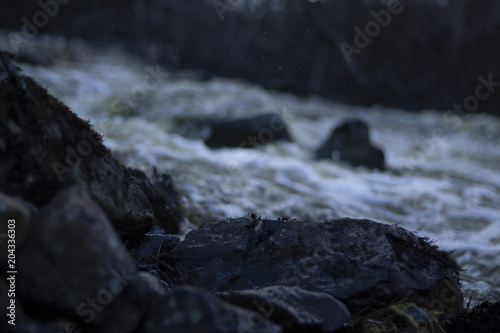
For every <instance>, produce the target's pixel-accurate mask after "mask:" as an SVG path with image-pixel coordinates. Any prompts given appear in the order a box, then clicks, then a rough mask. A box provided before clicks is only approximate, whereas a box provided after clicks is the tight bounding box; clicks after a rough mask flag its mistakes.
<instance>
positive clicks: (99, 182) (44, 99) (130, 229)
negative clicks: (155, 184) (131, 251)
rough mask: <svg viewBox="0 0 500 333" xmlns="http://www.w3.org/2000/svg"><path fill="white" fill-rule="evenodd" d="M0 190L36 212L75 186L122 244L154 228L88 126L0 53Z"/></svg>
mask: <svg viewBox="0 0 500 333" xmlns="http://www.w3.org/2000/svg"><path fill="white" fill-rule="evenodd" d="M0 91H1V94H0V160H1V161H2V163H1V164H0V188H1V189H2V191H3V192H4V193H6V194H9V195H18V196H20V197H21V198H23V199H25V200H26V201H29V202H31V203H33V204H35V205H37V206H42V205H44V204H46V203H47V202H48V201H49V200H50V199H51V198H52V197H53V196H54V195H55V194H56V193H57V192H58V191H60V190H62V189H64V188H66V187H68V186H70V185H78V186H81V187H83V188H85V189H86V190H87V191H88V192H89V193H90V194H91V195H92V197H93V198H94V199H95V200H96V201H97V202H98V203H99V205H100V206H101V207H102V209H103V210H104V211H105V213H106V215H107V216H108V218H109V219H110V220H111V222H112V223H113V225H114V227H115V228H116V230H117V231H118V233H119V235H120V236H121V237H122V238H124V239H130V238H136V237H138V236H140V235H143V234H144V233H145V232H147V231H148V230H149V229H151V227H152V225H153V212H152V208H151V204H150V203H149V201H148V200H147V198H146V196H145V195H144V193H143V192H142V191H141V190H140V188H139V187H138V186H137V185H136V184H135V182H134V181H133V180H132V178H131V176H130V174H129V172H128V171H127V170H126V169H125V168H124V167H123V166H122V165H121V164H120V163H119V162H118V161H117V160H116V159H114V158H113V156H112V155H111V152H110V151H109V150H108V149H107V148H106V147H105V146H104V145H103V143H102V138H101V136H100V135H99V134H98V133H97V132H95V131H94V130H93V129H92V127H91V126H90V124H89V123H88V122H86V121H83V120H82V119H80V118H78V116H77V115H76V114H74V113H73V112H71V111H70V110H69V109H68V108H67V107H66V106H65V105H64V104H63V103H61V102H60V101H58V100H57V99H56V98H54V97H53V96H51V95H50V94H49V93H48V92H47V91H46V90H45V89H44V88H42V87H41V86H40V85H38V84H37V83H36V82H35V81H33V80H32V79H31V78H29V77H25V76H23V75H22V74H21V71H20V69H19V68H17V67H16V66H15V64H14V63H13V62H12V60H11V59H10V58H9V55H8V54H7V53H5V52H1V51H0Z"/></svg>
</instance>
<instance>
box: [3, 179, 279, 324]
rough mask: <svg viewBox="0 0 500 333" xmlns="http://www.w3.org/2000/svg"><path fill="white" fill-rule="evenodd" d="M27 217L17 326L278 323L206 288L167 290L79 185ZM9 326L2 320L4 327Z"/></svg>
mask: <svg viewBox="0 0 500 333" xmlns="http://www.w3.org/2000/svg"><path fill="white" fill-rule="evenodd" d="M32 222H33V223H32V224H31V225H30V226H29V228H28V234H27V237H26V239H25V242H24V246H23V247H22V248H20V249H19V251H17V252H16V254H17V258H16V259H17V261H16V262H17V266H16V268H17V271H18V274H17V275H16V281H15V289H16V298H15V300H16V309H18V312H17V314H18V317H17V320H18V322H17V323H16V324H18V326H17V327H21V329H20V330H19V332H28V331H29V332H49V331H54V332H107V333H132V332H151V333H157V332H193V333H198V332H202V331H204V332H214V333H219V332H220V333H223V332H239V331H240V332H241V331H248V330H247V329H248V328H251V329H254V332H262V333H264V332H269V333H278V332H280V331H281V330H280V327H279V326H277V325H275V324H273V323H272V322H270V321H268V320H263V321H261V322H260V323H259V325H258V327H254V326H252V325H253V322H252V321H251V318H252V313H251V312H249V311H247V310H245V309H243V308H238V307H235V306H233V305H231V304H229V303H226V302H224V301H222V300H220V299H218V298H216V297H215V296H213V295H210V294H209V293H207V292H205V291H202V290H199V289H196V288H193V287H188V288H175V289H173V290H169V291H168V292H167V290H165V288H164V287H163V286H162V284H161V283H160V281H159V280H158V279H157V278H156V277H154V276H153V275H151V274H149V273H147V272H138V271H137V270H136V268H135V267H134V264H133V262H132V259H131V257H130V256H129V254H128V253H127V251H126V250H125V247H124V245H123V243H122V242H121V240H120V239H119V237H118V235H117V234H116V232H115V230H114V229H113V227H112V226H111V224H110V223H109V221H108V220H107V218H106V216H105V214H104V213H103V212H102V210H101V209H100V208H99V206H98V205H97V204H96V203H95V202H94V201H93V200H92V198H91V197H90V196H89V195H88V194H87V193H86V192H85V191H84V190H82V189H80V188H75V187H73V188H70V189H68V190H65V191H62V192H60V193H58V194H57V195H56V196H55V198H54V199H53V200H52V201H51V202H50V203H49V204H48V205H46V206H44V207H43V208H42V210H41V211H40V212H39V213H36V214H34V216H33V217H32ZM0 268H5V267H4V266H2V265H0ZM6 271H7V269H2V270H1V272H0V275H1V276H2V279H3V280H4V281H7V280H6V278H7V276H5V274H6V273H5V272H6ZM7 288H8V286H6V285H5V283H0V291H2V294H1V295H0V301H1V302H2V304H6V302H8V301H9V300H8V299H7V292H6V291H7ZM21 320H22V323H20V322H19V321H21ZM12 328H14V327H9V325H5V324H4V323H2V324H0V330H1V329H4V330H2V332H3V331H6V332H10V331H11V329H12Z"/></svg>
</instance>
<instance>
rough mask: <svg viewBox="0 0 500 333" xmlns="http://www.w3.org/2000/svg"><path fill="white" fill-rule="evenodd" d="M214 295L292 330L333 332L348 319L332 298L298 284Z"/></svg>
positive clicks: (346, 311) (340, 303)
mask: <svg viewBox="0 0 500 333" xmlns="http://www.w3.org/2000/svg"><path fill="white" fill-rule="evenodd" d="M217 296H218V297H219V298H221V299H223V300H225V301H227V302H230V303H232V304H234V305H237V306H241V307H243V308H245V309H248V310H250V311H253V312H254V313H255V314H256V315H260V316H262V318H269V319H271V320H272V321H273V322H276V323H278V324H279V325H280V326H281V327H282V328H283V330H284V331H285V332H287V331H292V330H299V329H300V330H304V331H306V330H307V331H313V332H314V331H321V332H335V331H336V330H338V329H340V328H342V327H344V326H345V325H347V324H348V323H349V321H350V319H351V315H350V314H349V311H348V310H347V308H346V307H345V305H344V304H343V303H342V302H340V301H338V300H336V299H335V298H334V297H332V296H330V295H328V294H325V293H318V292H311V291H307V290H304V289H302V288H299V287H285V286H270V287H266V288H262V289H258V290H242V291H231V292H219V293H218V294H217Z"/></svg>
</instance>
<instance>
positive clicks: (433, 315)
mask: <svg viewBox="0 0 500 333" xmlns="http://www.w3.org/2000/svg"><path fill="white" fill-rule="evenodd" d="M416 312H421V313H422V314H423V316H421V317H422V318H420V319H417V320H418V321H417V320H416V319H415V313H416ZM440 315H441V313H438V312H434V311H430V310H427V309H422V308H419V307H417V306H416V305H415V303H412V302H409V301H408V300H407V299H403V300H400V301H398V302H394V303H392V304H390V305H389V306H387V307H386V308H384V309H381V310H377V311H374V312H370V313H368V314H364V315H362V314H359V315H357V316H355V317H354V320H353V325H352V327H350V328H346V329H344V330H342V331H341V332H344V333H347V332H349V333H352V332H356V333H358V332H359V333H400V332H418V333H438V332H445V330H444V329H443V328H442V327H441V326H440V325H439V323H438V317H439V316H440Z"/></svg>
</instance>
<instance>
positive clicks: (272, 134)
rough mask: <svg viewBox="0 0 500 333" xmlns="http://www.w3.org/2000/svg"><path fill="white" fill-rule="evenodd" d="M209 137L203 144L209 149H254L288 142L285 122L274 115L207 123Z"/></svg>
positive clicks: (288, 137)
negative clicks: (279, 142)
mask: <svg viewBox="0 0 500 333" xmlns="http://www.w3.org/2000/svg"><path fill="white" fill-rule="evenodd" d="M208 125H209V127H210V133H211V134H210V136H209V137H208V138H206V139H205V144H206V145H207V146H208V147H210V148H222V147H239V148H254V147H255V146H257V145H263V144H267V143H271V142H274V141H279V140H286V141H290V140H291V138H290V135H289V134H288V130H287V127H286V123H285V121H284V120H283V119H282V118H281V117H280V116H279V115H277V114H275V113H269V114H261V115H256V116H251V117H247V118H238V119H229V120H218V121H209V122H208Z"/></svg>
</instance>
